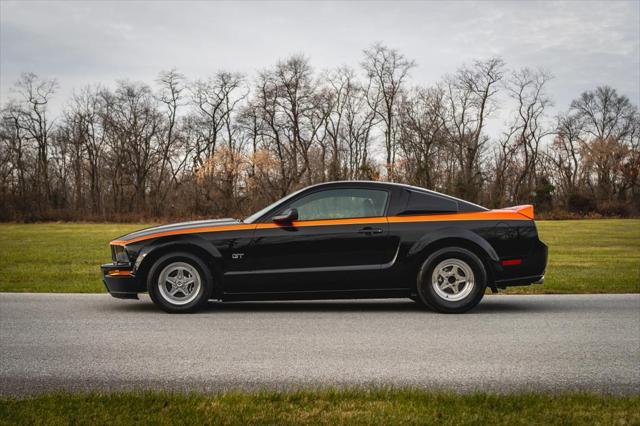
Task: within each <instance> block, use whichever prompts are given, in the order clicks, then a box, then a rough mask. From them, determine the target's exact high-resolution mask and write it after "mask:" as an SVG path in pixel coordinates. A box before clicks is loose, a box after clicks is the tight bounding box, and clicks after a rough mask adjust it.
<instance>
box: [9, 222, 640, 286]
mask: <svg viewBox="0 0 640 426" xmlns="http://www.w3.org/2000/svg"><path fill="white" fill-rule="evenodd" d="M537 224H538V230H539V233H540V237H541V239H542V240H543V241H544V242H545V243H546V244H547V245H548V246H549V266H548V268H547V276H546V281H545V284H544V285H542V286H537V285H536V286H527V287H515V288H511V289H509V290H508V292H509V293H638V292H640V220H637V219H611V220H571V221H540V222H537ZM144 226H145V225H140V224H125V225H123V224H79V223H75V224H74V223H47V224H7V223H3V224H0V291H15V292H80V293H95V292H103V291H104V287H103V285H102V281H101V278H100V269H99V266H100V264H101V263H106V262H109V261H110V256H111V255H110V253H109V248H108V243H109V241H111V240H112V239H114V238H115V237H118V236H120V235H122V234H125V233H128V232H131V231H133V230H136V229H139V228H142V227H144Z"/></svg>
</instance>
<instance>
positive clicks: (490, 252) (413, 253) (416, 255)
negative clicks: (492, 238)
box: [407, 227, 500, 274]
mask: <svg viewBox="0 0 640 426" xmlns="http://www.w3.org/2000/svg"><path fill="white" fill-rule="evenodd" d="M445 240H453V241H452V244H455V240H457V241H461V242H463V243H464V242H466V243H470V244H471V245H472V246H474V247H477V248H479V249H480V250H481V251H482V252H483V254H484V256H483V257H485V258H486V259H487V260H490V261H492V262H491V263H493V264H492V265H487V266H489V268H490V269H491V270H490V271H487V272H488V273H489V274H492V273H493V270H494V269H495V268H496V267H499V264H500V263H499V262H500V258H499V257H498V254H497V253H496V251H495V250H494V249H493V247H491V244H489V242H488V241H487V240H485V239H484V238H482V237H481V236H479V235H478V234H476V233H474V232H472V231H469V230H468V229H461V228H455V227H450V228H442V229H439V230H437V231H435V232H429V233H428V234H427V235H424V236H423V237H422V238H420V239H419V240H418V241H416V242H415V243H414V244H413V245H412V246H411V248H410V249H409V251H408V252H407V260H416V261H419V260H421V259H422V258H423V257H424V256H425V254H428V253H429V252H430V251H431V248H433V247H434V246H436V245H439V243H444V242H445Z"/></svg>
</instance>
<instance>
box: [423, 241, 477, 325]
mask: <svg viewBox="0 0 640 426" xmlns="http://www.w3.org/2000/svg"><path fill="white" fill-rule="evenodd" d="M486 286H487V273H486V270H485V268H484V265H483V263H482V261H481V260H480V259H479V258H478V256H476V255H475V254H474V253H472V252H471V251H469V250H467V249H464V248H461V247H448V248H443V249H440V250H438V251H436V252H435V253H433V254H432V255H431V256H429V257H428V258H427V260H426V261H425V262H424V263H423V264H422V267H421V268H420V271H419V273H418V283H417V290H418V297H419V298H420V300H421V301H422V302H423V303H424V304H426V305H427V306H429V307H430V308H432V309H434V310H436V311H438V312H443V313H462V312H466V311H468V310H470V309H472V308H474V307H475V306H476V305H477V304H478V303H480V300H482V297H483V296H484V291H485V288H486Z"/></svg>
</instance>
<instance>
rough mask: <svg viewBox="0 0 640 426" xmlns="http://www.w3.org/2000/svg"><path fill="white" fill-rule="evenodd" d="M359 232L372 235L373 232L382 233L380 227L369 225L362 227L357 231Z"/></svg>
mask: <svg viewBox="0 0 640 426" xmlns="http://www.w3.org/2000/svg"><path fill="white" fill-rule="evenodd" d="M358 233H359V234H367V235H373V234H382V229H381V228H372V227H370V226H367V227H364V228H362V229H361V230H359V231H358Z"/></svg>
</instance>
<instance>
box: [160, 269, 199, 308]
mask: <svg viewBox="0 0 640 426" xmlns="http://www.w3.org/2000/svg"><path fill="white" fill-rule="evenodd" d="M201 286H202V278H201V277H200V274H199V273H198V271H197V269H196V268H194V267H193V266H191V265H190V264H188V263H185V262H173V263H170V264H168V265H167V266H165V267H164V269H162V271H161V272H160V275H158V290H159V291H160V295H161V296H162V297H163V298H164V299H165V300H166V301H167V302H169V303H172V304H174V305H186V304H187V303H190V302H192V301H193V300H194V299H195V298H196V297H198V294H199V292H200V287H201Z"/></svg>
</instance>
